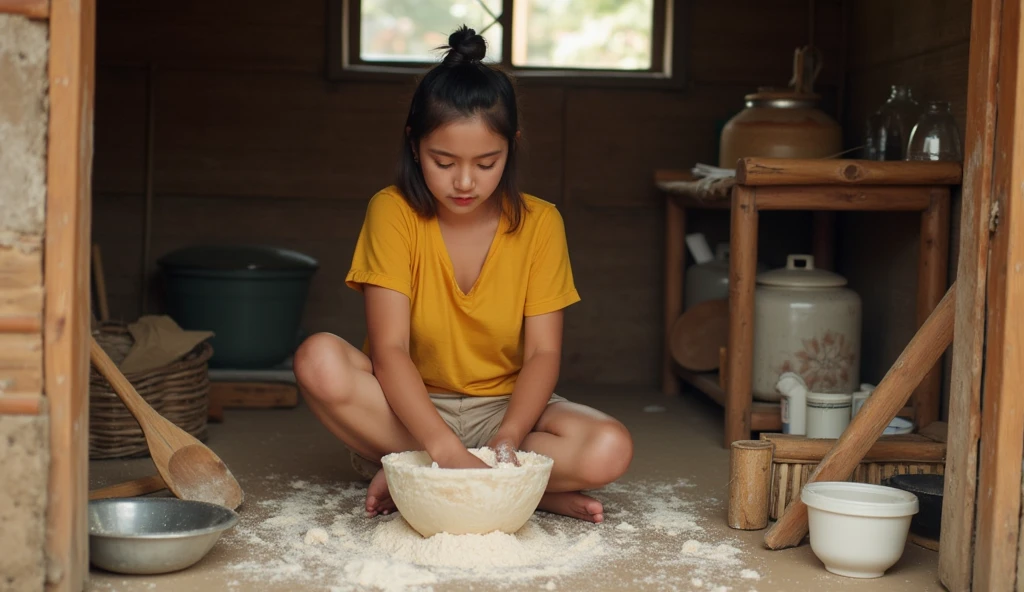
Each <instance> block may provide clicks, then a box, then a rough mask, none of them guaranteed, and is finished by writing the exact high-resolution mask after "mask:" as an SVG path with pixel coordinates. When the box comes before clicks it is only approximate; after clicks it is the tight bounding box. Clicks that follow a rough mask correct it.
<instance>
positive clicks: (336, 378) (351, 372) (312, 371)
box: [294, 333, 420, 514]
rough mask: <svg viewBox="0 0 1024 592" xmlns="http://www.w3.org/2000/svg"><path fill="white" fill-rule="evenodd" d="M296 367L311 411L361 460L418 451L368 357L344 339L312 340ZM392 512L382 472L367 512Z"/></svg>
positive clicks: (298, 353) (298, 356)
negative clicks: (381, 385) (390, 403)
mask: <svg viewBox="0 0 1024 592" xmlns="http://www.w3.org/2000/svg"><path fill="white" fill-rule="evenodd" d="M294 368H295V377H296V379H297V380H298V383H299V390H300V391H301V392H302V394H303V397H304V398H305V399H306V402H307V403H308V404H309V407H310V409H312V410H313V413H314V414H315V415H316V416H317V418H318V419H319V420H320V421H321V422H322V423H323V424H324V425H325V426H326V427H327V429H328V430H330V431H331V433H332V434H334V435H335V436H336V437H337V438H338V439H340V440H341V441H342V442H344V443H345V444H346V445H347V446H348V447H349V448H351V449H352V450H353V451H355V452H356V453H357V454H359V455H360V456H362V457H363V458H366V459H368V460H372V461H374V462H378V461H379V460H380V457H382V456H384V455H386V454H390V453H392V452H399V451H403V450H416V449H419V448H420V445H419V443H418V442H417V441H416V439H415V438H413V436H412V434H410V433H409V431H408V430H407V429H406V428H405V426H404V425H402V422H401V421H400V420H399V419H398V417H397V416H395V414H394V412H393V411H392V410H391V407H390V406H389V405H388V402H387V399H386V398H385V397H384V392H383V391H382V390H381V388H380V383H378V382H377V379H376V378H375V377H374V376H373V366H372V364H371V363H370V359H369V358H368V357H366V355H365V354H364V353H363V352H361V351H360V350H359V349H357V348H355V347H353V346H352V345H351V344H349V343H348V342H346V341H345V340H344V339H341V338H340V337H337V336H335V335H331V334H329V333H317V334H316V335H312V336H310V337H309V338H308V339H306V341H305V342H303V344H302V345H301V346H300V347H299V349H298V350H297V351H296V352H295V362H294ZM392 510H394V502H392V501H391V498H390V496H389V495H388V490H387V483H386V482H385V480H384V473H383V471H382V470H380V471H378V473H377V475H376V476H375V477H374V478H373V480H372V481H371V482H370V487H369V488H368V490H367V493H366V511H367V512H369V513H370V514H377V513H388V512H390V511H392Z"/></svg>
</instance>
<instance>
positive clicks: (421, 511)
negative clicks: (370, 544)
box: [381, 448, 554, 537]
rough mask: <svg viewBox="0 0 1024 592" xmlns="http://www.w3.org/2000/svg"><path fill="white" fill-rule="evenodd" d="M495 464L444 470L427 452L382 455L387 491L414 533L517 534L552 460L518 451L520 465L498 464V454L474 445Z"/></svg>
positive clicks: (478, 453)
mask: <svg viewBox="0 0 1024 592" xmlns="http://www.w3.org/2000/svg"><path fill="white" fill-rule="evenodd" d="M470 452H472V453H473V454H474V455H476V456H477V457H479V458H481V459H483V460H484V461H485V462H487V463H488V464H490V465H492V467H494V468H489V469H441V468H437V467H433V466H432V465H433V462H432V461H431V459H430V456H429V455H428V454H427V453H426V452H423V451H411V452H398V453H394V454H389V455H387V456H385V457H384V458H382V459H381V463H382V464H383V465H384V475H385V476H386V477H387V480H388V490H389V491H390V492H391V498H392V499H393V500H394V501H395V506H396V507H397V508H398V511H399V513H400V514H401V516H402V517H403V518H404V519H405V521H406V522H408V523H409V526H411V527H412V528H413V529H415V530H416V532H418V533H420V534H421V535H423V536H424V537H431V536H433V535H435V534H437V533H440V532H446V533H449V534H487V533H489V532H494V531H501V532H506V533H510V534H511V533H515V532H516V531H518V530H519V529H520V528H522V527H523V525H524V524H526V521H527V520H529V519H530V516H531V515H532V514H533V512H534V510H536V509H537V504H539V503H540V498H541V497H542V496H543V495H544V490H545V489H547V486H548V479H549V478H550V477H551V467H552V466H553V464H554V461H552V459H550V458H548V457H546V456H542V455H540V454H536V453H532V452H523V451H520V452H518V453H517V454H518V458H519V462H520V464H521V466H519V467H516V466H512V465H510V466H503V465H499V466H494V464H495V463H494V452H493V451H491V450H490V449H487V448H471V449H470Z"/></svg>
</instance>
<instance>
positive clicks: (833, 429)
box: [806, 393, 853, 438]
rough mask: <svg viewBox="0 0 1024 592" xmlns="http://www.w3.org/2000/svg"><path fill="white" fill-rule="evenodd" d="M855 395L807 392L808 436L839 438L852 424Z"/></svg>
mask: <svg viewBox="0 0 1024 592" xmlns="http://www.w3.org/2000/svg"><path fill="white" fill-rule="evenodd" d="M852 402H853V395H844V394H842V393H807V419H806V421H807V437H808V438H838V437H839V436H842V435H843V432H845V431H846V427H847V426H849V425H850V415H851V413H850V407H851V403H852Z"/></svg>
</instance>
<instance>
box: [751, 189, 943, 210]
mask: <svg viewBox="0 0 1024 592" xmlns="http://www.w3.org/2000/svg"><path fill="white" fill-rule="evenodd" d="M823 198H824V199H823ZM931 203H932V198H931V188H930V187H920V186H906V187H900V186H888V187H880V186H865V187H843V186H837V185H806V186H798V185H781V186H780V185H769V186H766V187H758V188H757V209H758V210H815V211H819V212H820V211H856V210H863V211H872V212H920V211H923V210H927V209H928V207H929V206H931Z"/></svg>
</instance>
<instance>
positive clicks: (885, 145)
mask: <svg viewBox="0 0 1024 592" xmlns="http://www.w3.org/2000/svg"><path fill="white" fill-rule="evenodd" d="M920 112H921V107H920V105H919V104H918V103H917V101H916V100H915V99H914V96H913V92H912V91H911V89H910V87H909V86H906V85H902V84H894V85H892V87H891V88H890V92H889V99H888V100H887V101H886V102H885V104H884V105H882V106H881V107H880V108H879V109H878V111H876V112H874V113H872V114H871V115H870V116H869V117H868V120H867V132H866V138H865V147H866V150H865V158H867V159H868V160H904V159H905V158H906V154H907V145H908V144H909V140H910V132H911V130H912V129H913V126H914V122H915V121H917V118H918V115H919V114H920Z"/></svg>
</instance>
